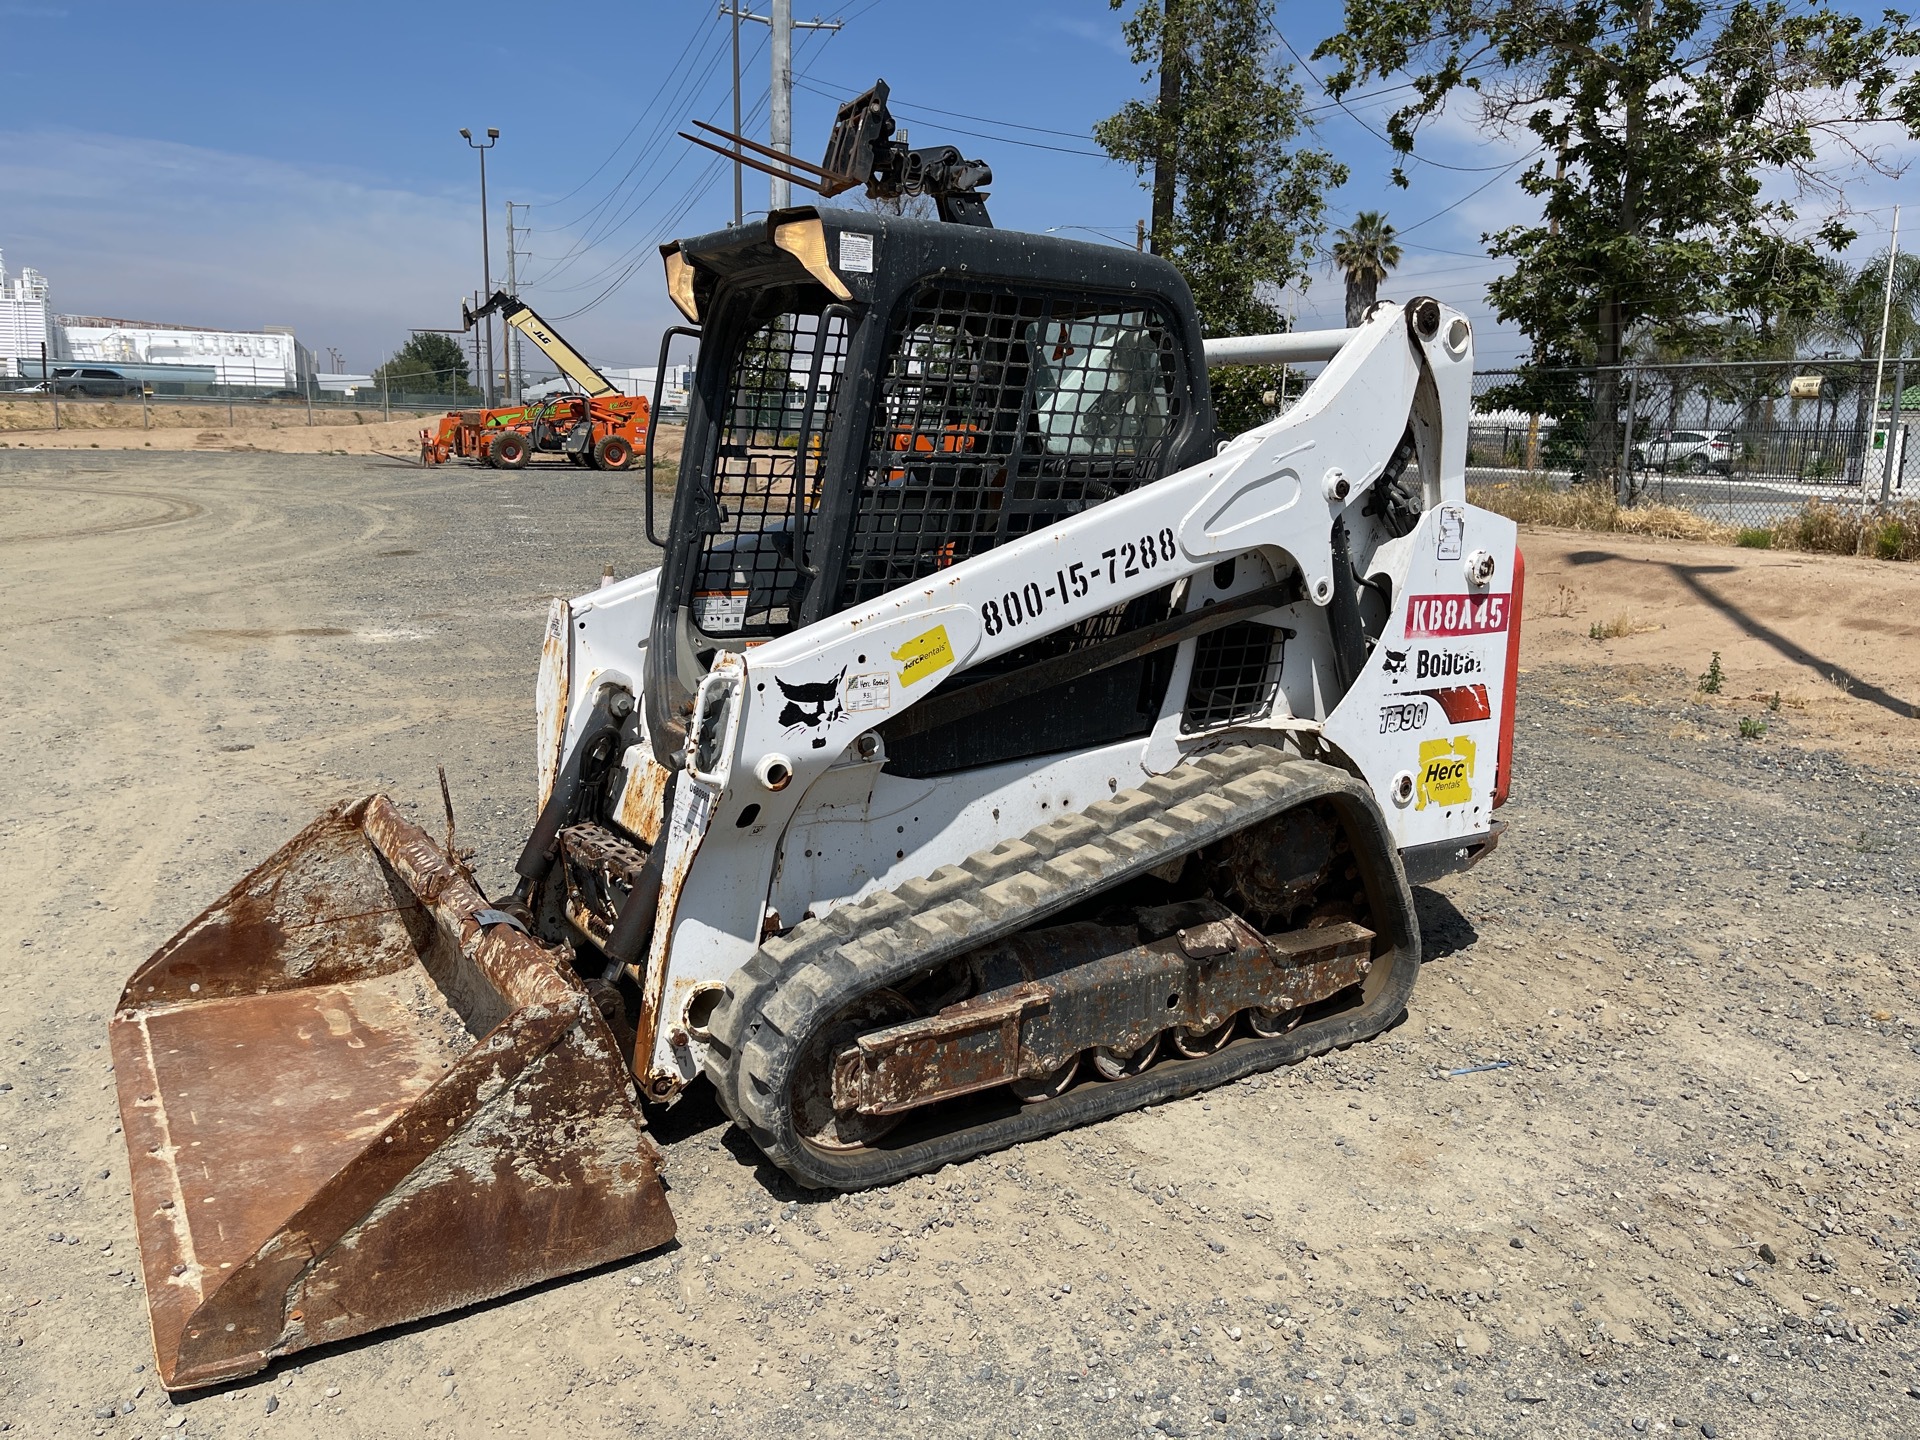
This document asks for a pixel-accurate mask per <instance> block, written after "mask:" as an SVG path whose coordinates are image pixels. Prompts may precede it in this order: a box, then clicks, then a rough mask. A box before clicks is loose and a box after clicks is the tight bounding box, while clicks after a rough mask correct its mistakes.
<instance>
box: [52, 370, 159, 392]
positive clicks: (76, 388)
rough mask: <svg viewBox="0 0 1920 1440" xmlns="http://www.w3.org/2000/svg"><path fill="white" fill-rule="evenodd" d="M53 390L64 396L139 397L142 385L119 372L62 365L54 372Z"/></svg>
mask: <svg viewBox="0 0 1920 1440" xmlns="http://www.w3.org/2000/svg"><path fill="white" fill-rule="evenodd" d="M53 388H54V389H55V390H56V391H58V392H59V393H60V394H62V395H138V394H139V393H140V391H141V389H142V385H141V382H140V381H138V380H129V379H128V378H127V377H126V376H125V375H122V374H121V373H120V372H119V371H118V370H108V369H106V368H104V367H98V366H92V365H87V366H79V365H62V366H60V367H59V368H58V369H56V370H55V371H54V372H53Z"/></svg>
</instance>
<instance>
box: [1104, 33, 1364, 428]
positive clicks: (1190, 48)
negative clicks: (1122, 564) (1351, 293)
mask: <svg viewBox="0 0 1920 1440" xmlns="http://www.w3.org/2000/svg"><path fill="white" fill-rule="evenodd" d="M1111 3H1112V5H1113V8H1114V9H1116V10H1117V9H1119V8H1120V6H1121V0H1111ZM1122 33H1123V34H1124V35H1125V37H1126V41H1127V46H1128V49H1129V50H1130V51H1131V52H1132V55H1133V59H1134V63H1135V64H1136V65H1139V66H1141V67H1142V68H1143V71H1144V74H1143V76H1142V79H1143V82H1144V83H1146V84H1149V85H1152V86H1153V87H1154V94H1155V98H1154V99H1153V101H1151V102H1148V101H1144V100H1134V101H1129V102H1128V103H1127V104H1126V105H1125V106H1124V107H1122V108H1121V110H1120V111H1119V113H1117V114H1115V115H1112V116H1109V117H1108V118H1107V119H1105V120H1102V121H1101V122H1100V123H1099V124H1098V125H1096V126H1094V131H1093V133H1094V138H1095V139H1096V140H1097V141H1099V143H1100V146H1101V148H1102V149H1104V150H1105V151H1106V152H1107V153H1108V154H1109V155H1111V156H1113V157H1114V158H1115V159H1116V160H1120V161H1123V162H1125V163H1126V164H1129V165H1131V166H1133V167H1134V169H1135V170H1136V171H1137V172H1138V173H1139V174H1140V175H1141V176H1142V177H1143V178H1144V179H1145V180H1146V181H1147V184H1148V188H1149V190H1150V191H1151V193H1152V196H1153V222H1152V237H1153V251H1154V253H1155V254H1156V255H1164V256H1165V257H1166V258H1167V259H1169V260H1171V261H1172V262H1173V263H1174V264H1175V265H1176V266H1178V267H1179V268H1180V271H1181V273H1182V274H1183V275H1185V276H1186V279H1187V284H1188V285H1189V286H1191V287H1192V289H1193V298H1194V303H1195V304H1196V305H1197V306H1198V307H1199V311H1200V321H1201V324H1202V326H1203V327H1204V328H1205V330H1206V332H1207V333H1208V334H1209V335H1249V334H1263V333H1267V332H1271V331H1275V330H1281V329H1284V328H1286V318H1285V316H1284V315H1283V314H1282V313H1281V311H1280V309H1279V307H1278V305H1277V304H1276V303H1275V302H1276V300H1277V298H1278V295H1279V292H1280V290H1281V288H1282V287H1283V286H1285V285H1286V284H1287V283H1288V282H1289V281H1291V280H1293V279H1295V278H1297V277H1299V276H1301V275H1303V274H1305V273H1306V270H1307V267H1308V266H1309V265H1310V264H1311V263H1312V261H1313V259H1314V258H1315V255H1316V243H1317V241H1318V240H1319V237H1320V236H1321V234H1322V233H1323V232H1324V230H1325V228H1326V221H1325V201H1324V198H1323V197H1324V196H1325V195H1326V193H1327V192H1328V191H1330V190H1333V189H1336V188H1337V187H1339V186H1340V185H1342V184H1345V183H1346V178H1347V171H1346V167H1345V166H1343V165H1340V164H1338V163H1337V162H1335V161H1334V159H1333V158H1332V156H1330V155H1328V154H1327V153H1326V152H1325V151H1323V150H1318V149H1315V148H1313V147H1312V146H1310V145H1303V144H1299V143H1297V142H1298V141H1299V140H1300V137H1301V134H1302V131H1303V129H1304V127H1305V123H1306V122H1305V118H1304V115H1303V110H1302V105H1301V101H1302V98H1303V97H1302V94H1301V91H1300V87H1299V86H1297V85H1295V84H1294V83H1293V82H1292V81H1291V80H1290V79H1289V78H1288V75H1289V73H1290V72H1289V68H1288V67H1287V66H1285V65H1283V64H1281V63H1279V62H1277V61H1276V60H1275V59H1274V56H1273V53H1272V51H1273V35H1274V31H1273V0H1140V3H1139V5H1138V8H1137V9H1135V11H1134V12H1133V14H1132V16H1131V17H1130V18H1129V19H1128V20H1127V21H1126V22H1125V25H1124V27H1123V32H1122ZM1281 374H1282V372H1281V370H1280V369H1279V368H1278V367H1244V366H1241V367H1233V368H1231V369H1227V370H1221V371H1216V372H1215V373H1214V376H1213V396H1214V413H1215V417H1216V419H1217V421H1218V423H1219V425H1220V428H1221V429H1222V430H1224V431H1227V432H1229V433H1232V432H1237V431H1239V430H1243V429H1245V428H1246V427H1248V426H1249V425H1254V424H1258V423H1259V422H1260V421H1262V420H1265V419H1267V418H1269V417H1270V416H1271V415H1272V414H1273V413H1274V408H1275V407H1274V405H1273V403H1272V401H1270V400H1269V399H1267V398H1266V397H1267V395H1268V394H1269V393H1270V392H1271V391H1273V390H1274V389H1275V388H1276V387H1277V386H1278V384H1279V383H1280V377H1281Z"/></svg>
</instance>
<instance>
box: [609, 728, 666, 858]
mask: <svg viewBox="0 0 1920 1440" xmlns="http://www.w3.org/2000/svg"><path fill="white" fill-rule="evenodd" d="M627 764H628V766H629V767H630V768H629V769H628V771H627V783H626V785H625V786H624V787H622V789H621V791H620V802H619V804H618V805H616V806H615V807H614V812H613V819H614V823H615V824H616V825H618V826H619V827H620V828H621V829H622V830H625V831H626V832H627V833H628V834H629V835H632V836H634V837H636V838H637V839H639V840H641V841H642V842H643V843H645V844H648V845H654V844H658V843H659V840H660V834H661V831H662V830H663V829H664V828H665V825H666V820H667V817H666V816H665V815H663V814H662V813H661V812H662V809H663V807H664V802H665V799H666V793H667V777H668V775H669V774H670V773H671V772H670V771H669V770H668V769H667V767H666V766H664V765H662V764H661V763H660V762H659V761H658V760H656V759H655V758H654V754H653V747H652V746H650V745H636V746H634V747H633V749H631V750H630V751H628V752H627Z"/></svg>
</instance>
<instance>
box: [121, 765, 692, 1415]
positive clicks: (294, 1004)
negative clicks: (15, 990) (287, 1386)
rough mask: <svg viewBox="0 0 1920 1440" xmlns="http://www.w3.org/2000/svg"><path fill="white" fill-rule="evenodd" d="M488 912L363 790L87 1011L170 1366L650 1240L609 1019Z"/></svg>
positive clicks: (631, 1118) (651, 1215) (311, 1335)
mask: <svg viewBox="0 0 1920 1440" xmlns="http://www.w3.org/2000/svg"><path fill="white" fill-rule="evenodd" d="M500 918H501V917H499V913H498V912H497V911H489V910H488V909H487V902H486V900H485V899H484V898H483V897H482V896H481V895H480V893H479V891H478V890H476V889H475V888H474V886H473V884H472V883H471V881H470V880H469V879H468V877H467V876H466V875H465V874H463V873H462V872H461V871H459V870H458V869H456V868H455V866H454V865H453V864H451V863H450V862H449V860H448V859H447V857H446V855H445V854H444V853H443V852H442V851H441V850H440V848H439V847H438V846H436V845H435V844H434V843H433V842H432V841H431V840H429V839H428V838H427V836H426V835H425V834H424V833H423V832H422V831H421V830H419V829H418V828H417V827H416V826H414V825H412V824H410V823H409V822H408V821H406V820H405V819H403V818H402V817H401V816H400V814H399V812H398V811H396V810H395V809H394V807H393V805H392V804H391V802H389V801H388V800H387V799H386V797H385V796H379V795H376V796H374V797H372V798H371V799H368V800H363V801H360V802H359V803H357V804H354V805H350V806H343V807H341V808H339V809H336V810H334V811H332V812H330V813H329V814H327V815H325V816H323V817H322V818H321V819H319V820H318V821H316V822H315V823H314V824H312V825H310V826H308V827H307V829H306V830H304V831H302V832H301V834H300V835H298V836H297V837H296V838H295V839H294V840H293V842H292V843H291V844H289V845H287V846H286V847H285V848H284V849H282V850H281V851H280V852H279V853H278V854H276V855H275V856H273V858H272V859H270V860H268V861H267V862H266V863H265V864H264V865H262V866H260V867H259V868H258V869H257V870H255V871H254V872H253V873H252V874H250V875H249V876H247V878H246V879H245V880H243V881H241V882H240V884H239V885H237V886H236V887H235V888H234V889H233V890H232V891H231V892H230V893H229V894H228V895H227V896H226V898H224V899H223V900H221V901H220V902H219V903H218V904H217V905H214V906H213V907H212V908H211V909H209V910H207V911H206V912H204V913H203V914H202V915H201V916H200V917H199V918H198V919H196V920H194V921H193V923H192V924H190V925H188V926H187V927H186V929H184V930H182V931H181V932H180V933H179V934H178V935H176V936H174V937H173V939H171V940H169V941H168V942H167V943H166V944H165V945H163V946H162V947H161V948H160V950H159V951H158V952H157V953H156V954H155V955H154V956H153V957H152V958H151V959H150V960H148V961H147V962H146V964H144V965H142V966H141V967H140V969H139V970H138V971H137V972H135V974H134V976H133V979H132V980H131V981H129V982H128V985H127V988H126V992H125V994H124V995H122V996H121V999H120V1007H119V1009H118V1011H117V1012H116V1013H115V1015H114V1017H113V1020H112V1023H111V1025H110V1027H109V1029H110V1033H111V1038H112V1042H113V1059H114V1077H115V1081H116V1084H117V1086H118V1089H119V1092H120V1115H121V1119H122V1122H123V1124H124V1127H125V1131H126V1140H127V1151H128V1155H129V1157H130V1159H131V1161H132V1165H131V1170H132V1181H133V1203H134V1210H135V1218H136V1221H137V1224H138V1227H139V1234H140V1259H141V1265H142V1268H143V1270H144V1272H145V1277H146V1286H147V1305H148V1310H149V1313H150V1318H151V1320H152V1325H153V1343H154V1350H155V1352H156V1354H157V1356H158V1358H159V1364H160V1376H161V1379H162V1380H163V1381H164V1382H165V1384H166V1386H167V1388H168V1389H170V1390H184V1389H191V1388H192V1387H194V1386H197V1385H209V1384H213V1383H215V1382H218V1381H222V1380H229V1379H232V1378H234V1377H235V1376H240V1375H247V1374H251V1373H252V1372H254V1371H256V1370H259V1369H261V1368H263V1367H264V1366H265V1365H266V1364H267V1363H268V1361H269V1360H271V1359H272V1358H273V1357H275V1356H277V1355H284V1354H286V1353H288V1352H289V1351H293V1350H299V1349H303V1348H305V1347H306V1346H309V1345H320V1344H325V1343H327V1342H330V1341H334V1340H340V1339H343V1338H345V1337H347V1336H350V1335H358V1334H362V1333H364V1332H366V1331H369V1330H377V1329H379V1328H381V1327H382V1326H387V1325H396V1324H400V1323H402V1322H405V1321H409V1320H417V1319H419V1318H421V1317H422V1316H426V1315H432V1314H435V1313H437V1312H439V1311H443V1310H451V1309H455V1308H457V1307H460V1306H464V1305H470V1304H472V1303H474V1302H476V1301H480V1300H487V1299H490V1298H492V1297H494V1296H497V1295H503V1294H505V1293H507V1292H508V1291H511V1290H516V1289H519V1288H520V1287H522V1286H525V1285H531V1284H535V1283H537V1282H539V1281H542V1280H547V1279H551V1278H552V1277H554V1276H557V1275H565V1274H569V1273H571V1272H573V1271H576V1270H582V1269H585V1268H587V1267H589V1266H594V1265H599V1264H603V1263H605V1262H607V1261H611V1260H618V1259H623V1258H625V1257H627V1256H630V1255H634V1254H637V1253H639V1252H641V1251H644V1250H650V1249H652V1248H654V1247H655V1246H657V1245H661V1244H663V1243H665V1242H666V1241H667V1240H669V1239H671V1238H672V1236H673V1218H672V1216H671V1215H670V1214H669V1213H668V1210H667V1203H666V1197H665V1194H664V1192H663V1190H662V1187H661V1184H660V1180H659V1173H658V1165H657V1162H658V1158H659V1155H658V1151H657V1150H656V1149H655V1148H654V1145H653V1142H652V1140H651V1139H650V1138H649V1137H648V1135H647V1133H646V1128H645V1123H644V1121H643V1119H642V1117H641V1114H640V1110H639V1107H638V1105H637V1104H636V1102H635V1099H634V1096H633V1091H632V1087H631V1083H630V1080H629V1078H628V1075H627V1070H626V1066H625V1064H624V1062H623V1059H622V1057H621V1055H620V1053H619V1049H618V1047H617V1046H616V1045H615V1043H614V1040H613V1037H612V1035H611V1034H610V1033H609V1032H608V1030H607V1027H606V1024H605V1022H604V1021H603V1020H602V1019H601V1017H600V1014H599V1012H598V1011H597V1010H596V1009H595V1007H594V1005H593V1004H592V1002H591V1001H590V1000H589V999H588V997H587V996H586V994H585V993H584V992H583V991H582V989H581V988H580V986H579V985H578V984H577V983H576V982H575V980H574V979H573V978H572V976H571V973H570V972H569V970H568V969H566V968H565V966H564V961H563V962H562V963H560V964H556V957H555V956H554V955H553V954H552V953H551V952H549V951H547V950H546V949H545V948H543V947H542V946H541V945H539V944H538V943H536V942H535V941H534V940H533V939H532V938H530V937H529V936H528V935H526V934H525V933H524V932H522V931H520V930H518V929H516V928H514V927H513V926H511V925H509V924H503V923H498V921H499V919H500Z"/></svg>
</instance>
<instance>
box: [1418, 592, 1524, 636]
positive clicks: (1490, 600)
mask: <svg viewBox="0 0 1920 1440" xmlns="http://www.w3.org/2000/svg"><path fill="white" fill-rule="evenodd" d="M1512 598H1513V597H1512V596H1510V595H1415V596H1412V597H1411V598H1409V599H1408V601H1407V634H1408V635H1409V636H1410V637H1413V638H1429V639H1431V638H1434V637H1439V636H1446V635H1496V634H1498V633H1499V632H1501V631H1502V630H1505V629H1506V628H1507V609H1508V604H1509V602H1510V601H1511V600H1512Z"/></svg>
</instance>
